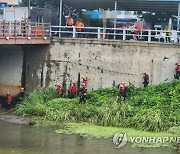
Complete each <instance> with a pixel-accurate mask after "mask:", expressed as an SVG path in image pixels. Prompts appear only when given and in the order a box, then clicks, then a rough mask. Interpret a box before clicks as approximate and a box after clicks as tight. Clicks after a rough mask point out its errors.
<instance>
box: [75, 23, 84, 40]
mask: <svg viewBox="0 0 180 154" xmlns="http://www.w3.org/2000/svg"><path fill="white" fill-rule="evenodd" d="M75 26H76V31H77V32H78V33H79V35H78V37H81V36H82V34H81V32H82V27H84V23H83V22H82V21H76V24H75Z"/></svg>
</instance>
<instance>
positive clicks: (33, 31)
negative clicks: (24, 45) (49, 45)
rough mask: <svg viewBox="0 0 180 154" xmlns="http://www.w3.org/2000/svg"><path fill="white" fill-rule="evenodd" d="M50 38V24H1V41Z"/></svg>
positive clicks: (3, 22)
mask: <svg viewBox="0 0 180 154" xmlns="http://www.w3.org/2000/svg"><path fill="white" fill-rule="evenodd" d="M41 37H42V38H45V37H50V24H49V23H33V22H16V21H15V22H6V21H2V22H0V39H1V38H6V39H11V38H41Z"/></svg>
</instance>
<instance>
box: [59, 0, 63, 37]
mask: <svg viewBox="0 0 180 154" xmlns="http://www.w3.org/2000/svg"><path fill="white" fill-rule="evenodd" d="M62 1H63V0H60V1H59V26H62V4H63V2H62ZM60 31H61V28H60V27H59V37H61V33H60Z"/></svg>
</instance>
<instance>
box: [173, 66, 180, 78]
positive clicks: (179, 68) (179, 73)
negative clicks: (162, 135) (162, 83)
mask: <svg viewBox="0 0 180 154" xmlns="http://www.w3.org/2000/svg"><path fill="white" fill-rule="evenodd" d="M176 65H177V66H176V68H175V72H176V74H174V78H175V79H177V80H179V78H180V64H179V63H176Z"/></svg>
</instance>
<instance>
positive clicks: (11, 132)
mask: <svg viewBox="0 0 180 154" xmlns="http://www.w3.org/2000/svg"><path fill="white" fill-rule="evenodd" d="M56 129H57V128H56V127H32V126H28V125H16V124H10V123H6V122H3V121H0V141H1V142H0V153H2V154H11V153H12V154H178V153H177V151H175V150H174V149H172V148H131V146H130V145H129V144H128V145H126V146H125V147H123V148H121V149H116V148H115V147H114V145H113V142H112V140H111V139H87V138H84V137H80V136H78V135H64V134H56V133H54V131H55V130H56Z"/></svg>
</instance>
